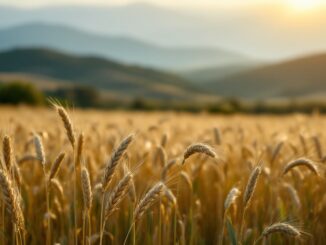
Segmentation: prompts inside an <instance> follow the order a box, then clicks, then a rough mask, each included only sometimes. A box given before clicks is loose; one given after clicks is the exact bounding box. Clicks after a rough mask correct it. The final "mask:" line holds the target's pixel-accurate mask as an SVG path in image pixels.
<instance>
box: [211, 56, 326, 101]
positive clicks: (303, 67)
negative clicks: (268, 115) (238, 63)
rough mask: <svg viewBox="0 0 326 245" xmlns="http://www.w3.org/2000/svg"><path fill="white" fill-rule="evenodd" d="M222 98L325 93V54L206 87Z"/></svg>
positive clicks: (257, 69)
mask: <svg viewBox="0 0 326 245" xmlns="http://www.w3.org/2000/svg"><path fill="white" fill-rule="evenodd" d="M205 86H207V87H209V88H210V89H211V90H212V91H215V92H216V93H218V94H219V95H222V96H231V97H242V98H252V99H266V98H284V97H303V96H313V95H314V94H322V93H324V94H325V93H326V54H316V55H310V56H306V57H301V58H297V59H293V60H289V61H285V62H281V63H277V64H272V65H267V66H264V67H260V68H256V69H252V70H249V71H244V72H240V73H237V74H235V75H231V76H228V77H225V78H222V79H217V80H214V81H211V82H208V83H206V84H205Z"/></svg>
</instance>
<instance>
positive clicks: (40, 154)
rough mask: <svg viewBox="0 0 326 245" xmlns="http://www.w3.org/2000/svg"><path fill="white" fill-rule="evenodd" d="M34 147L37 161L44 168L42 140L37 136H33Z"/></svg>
mask: <svg viewBox="0 0 326 245" xmlns="http://www.w3.org/2000/svg"><path fill="white" fill-rule="evenodd" d="M34 145H35V151H36V156H37V159H38V160H39V161H40V162H41V163H42V165H43V167H44V166H45V153H44V148H43V144H42V139H41V137H40V136H39V135H35V136H34Z"/></svg>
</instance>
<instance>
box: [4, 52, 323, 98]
mask: <svg viewBox="0 0 326 245" xmlns="http://www.w3.org/2000/svg"><path fill="white" fill-rule="evenodd" d="M325 68H326V54H316V55H310V56H305V57H300V58H297V59H293V60H288V61H283V62H280V63H273V64H263V65H258V66H254V67H251V68H249V67H247V68H246V69H242V70H237V71H235V72H234V73H232V74H228V75H226V74H224V76H220V77H218V78H214V79H211V80H207V81H201V82H199V81H198V82H191V81H189V80H187V79H185V78H182V77H181V76H178V75H175V74H173V73H168V72H162V71H158V70H155V69H148V68H142V67H139V66H129V65H123V64H120V63H117V62H114V61H110V60H107V59H104V58H98V57H94V56H76V55H72V54H65V53H62V52H58V51H55V50H49V49H36V48H34V49H31V48H30V49H15V50H10V51H6V52H2V53H0V80H1V77H7V79H6V80H8V77H9V78H11V79H14V78H19V80H21V79H23V78H24V77H26V79H23V80H35V82H36V83H37V85H38V86H41V87H42V86H43V87H44V86H45V87H46V86H52V87H53V86H55V85H58V86H59V85H60V86H65V85H73V84H77V85H88V86H93V87H95V88H97V89H98V90H100V91H101V92H103V93H109V94H110V95H115V96H116V97H120V98H122V97H124V98H147V99H159V100H176V101H192V102H193V103H196V102H195V101H197V102H198V101H214V100H215V99H217V98H219V96H225V97H233V98H245V99H259V100H264V99H271V98H303V97H313V96H315V97H316V96H324V95H325V94H326V69H325ZM230 69H231V68H230ZM34 78H35V79H34ZM2 80H3V79H2ZM43 81H47V82H46V83H45V82H44V83H43Z"/></svg>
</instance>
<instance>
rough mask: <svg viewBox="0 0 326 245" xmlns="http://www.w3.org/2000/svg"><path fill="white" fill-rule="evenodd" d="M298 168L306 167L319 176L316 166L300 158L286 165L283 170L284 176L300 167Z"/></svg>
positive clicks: (308, 160)
mask: <svg viewBox="0 0 326 245" xmlns="http://www.w3.org/2000/svg"><path fill="white" fill-rule="evenodd" d="M298 166H305V167H307V168H308V169H309V170H310V171H311V172H313V173H314V174H315V175H319V173H318V168H317V166H316V164H315V163H314V162H313V161H311V160H310V159H307V158H298V159H296V160H293V161H291V162H289V163H287V164H286V166H285V167H284V169H283V173H282V174H283V175H285V174H286V173H287V172H289V171H290V170H291V169H293V168H295V167H298Z"/></svg>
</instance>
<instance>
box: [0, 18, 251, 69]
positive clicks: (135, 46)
mask: <svg viewBox="0 0 326 245" xmlns="http://www.w3.org/2000/svg"><path fill="white" fill-rule="evenodd" d="M17 47H20V48H29V47H44V48H50V49H56V50H60V51H62V52H68V53H73V54H77V55H93V56H99V57H103V58H108V59H111V60H116V61H118V62H120V63H125V64H137V65H141V66H146V67H152V68H157V69H162V70H169V71H171V70H172V71H176V70H191V69H198V68H203V67H207V66H212V65H216V66H218V65H226V64H232V63H234V62H245V61H246V60H247V59H248V58H247V57H245V56H244V55H240V54H237V53H234V52H230V51H225V50H222V49H217V48H194V47H193V48H178V47H163V46H158V45H153V44H149V43H146V42H142V41H139V40H136V39H132V38H127V37H117V36H105V35H98V34H91V33H87V32H84V31H80V30H78V29H75V28H71V27H66V26H60V25H52V24H40V23H38V24H37V23H32V24H25V25H22V26H15V27H11V28H5V29H2V30H0V51H1V50H9V49H13V48H17Z"/></svg>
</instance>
